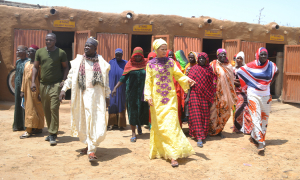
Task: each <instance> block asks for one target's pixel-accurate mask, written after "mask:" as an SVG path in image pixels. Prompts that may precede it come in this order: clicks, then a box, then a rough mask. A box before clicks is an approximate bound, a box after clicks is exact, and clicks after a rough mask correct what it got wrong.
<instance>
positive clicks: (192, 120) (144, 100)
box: [13, 33, 278, 167]
mask: <svg viewBox="0 0 300 180" xmlns="http://www.w3.org/2000/svg"><path fill="white" fill-rule="evenodd" d="M55 42H56V36H55V34H53V33H50V34H48V35H47V36H46V47H44V48H40V49H39V48H38V47H37V46H35V45H32V46H31V47H30V48H29V49H28V56H29V58H27V56H26V52H27V48H26V47H25V46H19V47H18V49H17V56H18V57H19V58H20V59H19V60H18V61H17V63H16V69H17V71H16V79H15V84H16V86H15V88H16V89H15V92H16V93H15V99H16V100H15V102H16V106H15V119H14V124H13V130H14V131H18V130H24V129H25V127H26V130H25V133H24V134H22V135H21V136H20V138H21V139H24V138H28V137H30V136H31V135H33V134H37V133H41V132H42V129H43V127H44V117H46V122H47V126H48V132H49V133H50V135H49V136H47V137H46V139H45V140H46V141H49V142H50V145H55V144H56V138H57V132H58V127H59V106H60V102H61V101H62V100H63V99H64V98H65V95H66V91H67V90H68V89H71V90H72V91H71V134H72V136H74V137H79V139H80V141H81V142H83V143H84V144H86V146H87V147H86V148H84V149H82V151H81V154H88V160H89V161H90V162H93V161H97V156H96V154H95V153H96V149H97V146H99V144H100V143H101V142H102V141H103V140H104V139H105V134H106V131H107V130H110V129H112V128H114V127H119V128H120V129H124V128H125V127H126V110H127V114H128V119H129V124H130V127H131V130H132V137H131V138H130V141H131V142H133V143H134V142H137V139H138V136H137V134H139V135H141V134H142V133H143V132H142V126H143V125H147V126H148V125H150V154H149V157H150V159H154V158H165V159H170V160H171V165H172V166H173V167H176V166H178V162H177V159H178V158H184V157H188V156H190V155H192V154H194V153H195V151H194V149H193V147H192V146H191V144H190V142H189V141H188V139H187V138H186V136H185V134H184V133H183V131H182V129H181V128H182V122H183V121H186V120H185V119H187V122H188V124H189V134H190V135H191V136H192V137H194V138H195V139H196V140H197V146H198V147H203V140H205V139H206V138H207V137H208V135H210V136H214V135H220V136H221V137H225V136H224V135H223V134H222V131H223V129H224V127H225V125H226V122H227V121H228V120H229V118H230V115H231V109H233V110H234V127H233V131H234V132H238V133H239V132H242V133H245V134H250V133H251V141H252V142H253V143H256V144H257V145H258V150H259V151H263V150H264V145H265V134H266V129H267V122H268V116H269V112H270V102H271V100H272V98H271V96H270V84H271V83H272V82H273V81H274V80H275V78H276V76H277V74H278V70H277V67H276V65H275V64H274V63H272V62H271V61H269V60H268V59H267V56H268V54H267V50H266V49H265V48H260V49H259V50H258V51H257V54H256V60H254V61H253V62H251V63H248V64H247V65H245V63H244V55H243V52H240V53H238V54H237V56H236V66H235V67H234V68H233V67H232V65H231V64H230V63H229V61H228V58H227V53H226V50H225V49H218V50H217V53H216V56H217V59H216V60H213V61H211V62H210V61H209V58H208V55H207V54H206V53H205V52H200V53H198V52H190V53H189V54H188V58H186V57H185V55H184V53H183V51H182V50H180V51H177V52H176V53H174V52H173V51H172V50H168V49H167V43H166V41H164V40H163V39H156V40H155V41H154V42H153V49H154V52H151V53H149V55H148V58H145V57H144V52H143V49H142V48H141V47H136V48H135V49H134V50H133V53H132V56H131V58H130V59H129V61H126V60H123V59H122V56H123V50H122V49H119V48H118V49H116V50H115V58H114V59H112V60H110V61H109V62H107V61H105V60H104V59H103V57H102V56H101V55H99V54H97V52H96V49H97V46H98V41H97V40H96V39H95V38H93V37H91V38H88V40H87V41H86V44H85V47H84V54H83V55H80V54H78V55H77V57H76V58H75V59H74V60H72V61H70V63H71V68H70V70H69V71H68V69H69V68H68V64H67V58H66V53H65V52H64V51H63V50H61V49H60V48H58V47H56V46H55ZM21 98H24V102H25V113H24V109H23V108H22V107H21V106H20V104H21V101H22V100H21ZM107 108H108V113H109V117H108V121H106V109H107ZM136 128H137V134H136Z"/></svg>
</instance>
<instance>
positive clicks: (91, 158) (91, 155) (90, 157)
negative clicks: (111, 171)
mask: <svg viewBox="0 0 300 180" xmlns="http://www.w3.org/2000/svg"><path fill="white" fill-rule="evenodd" d="M88 159H89V161H90V162H95V161H98V160H97V159H98V158H97V156H96V155H95V153H90V154H89V156H88Z"/></svg>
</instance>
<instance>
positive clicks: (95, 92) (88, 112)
mask: <svg viewBox="0 0 300 180" xmlns="http://www.w3.org/2000/svg"><path fill="white" fill-rule="evenodd" d="M97 45H98V41H97V40H96V39H94V38H93V37H90V38H89V39H88V40H87V41H86V44H85V47H84V52H85V53H84V54H83V55H80V54H77V57H76V59H74V60H73V61H71V69H70V71H69V74H68V78H67V79H66V80H65V84H64V87H63V88H62V91H61V93H60V96H59V98H60V100H62V99H64V98H65V92H66V91H67V90H68V89H72V95H71V97H72V98H71V133H72V136H73V137H79V140H80V141H81V142H83V143H84V144H86V145H87V147H86V148H85V149H83V150H82V151H81V154H88V159H89V161H90V162H92V161H97V157H96V155H95V153H96V150H97V146H99V144H100V143H101V142H102V141H103V140H104V138H105V134H106V127H107V122H106V106H109V95H110V92H111V91H110V88H109V76H108V74H109V71H110V65H109V64H108V63H107V62H106V61H105V60H104V59H103V58H102V56H101V55H98V54H97V53H96V49H97Z"/></svg>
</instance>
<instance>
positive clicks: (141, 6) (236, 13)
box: [9, 0, 300, 27]
mask: <svg viewBox="0 0 300 180" xmlns="http://www.w3.org/2000/svg"><path fill="white" fill-rule="evenodd" d="M9 1H15V2H23V3H30V4H40V5H45V6H67V7H70V8H74V9H85V10H89V11H100V12H110V13H121V12H123V11H126V10H132V11H134V13H136V14H164V15H179V16H183V17H192V16H196V17H199V16H202V15H203V16H210V17H212V18H216V19H220V20H230V21H237V22H248V23H258V16H259V11H260V10H261V9H262V8H264V9H263V10H262V14H261V24H268V23H270V22H276V23H277V24H279V25H280V26H289V27H300V21H299V20H296V18H298V17H300V11H299V4H300V1H299V0H284V1H282V0H281V1H279V0H227V1H224V0H205V1H204V0H152V1H148V0H106V1H104V0H86V1H79V0H51V1H50V0H9Z"/></svg>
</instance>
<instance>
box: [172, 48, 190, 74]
mask: <svg viewBox="0 0 300 180" xmlns="http://www.w3.org/2000/svg"><path fill="white" fill-rule="evenodd" d="M175 56H176V59H177V61H178V62H179V64H180V66H181V68H182V69H183V70H184V68H185V66H186V65H187V64H188V63H189V61H188V60H187V59H186V57H185V55H184V52H183V50H178V51H176V53H175Z"/></svg>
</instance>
